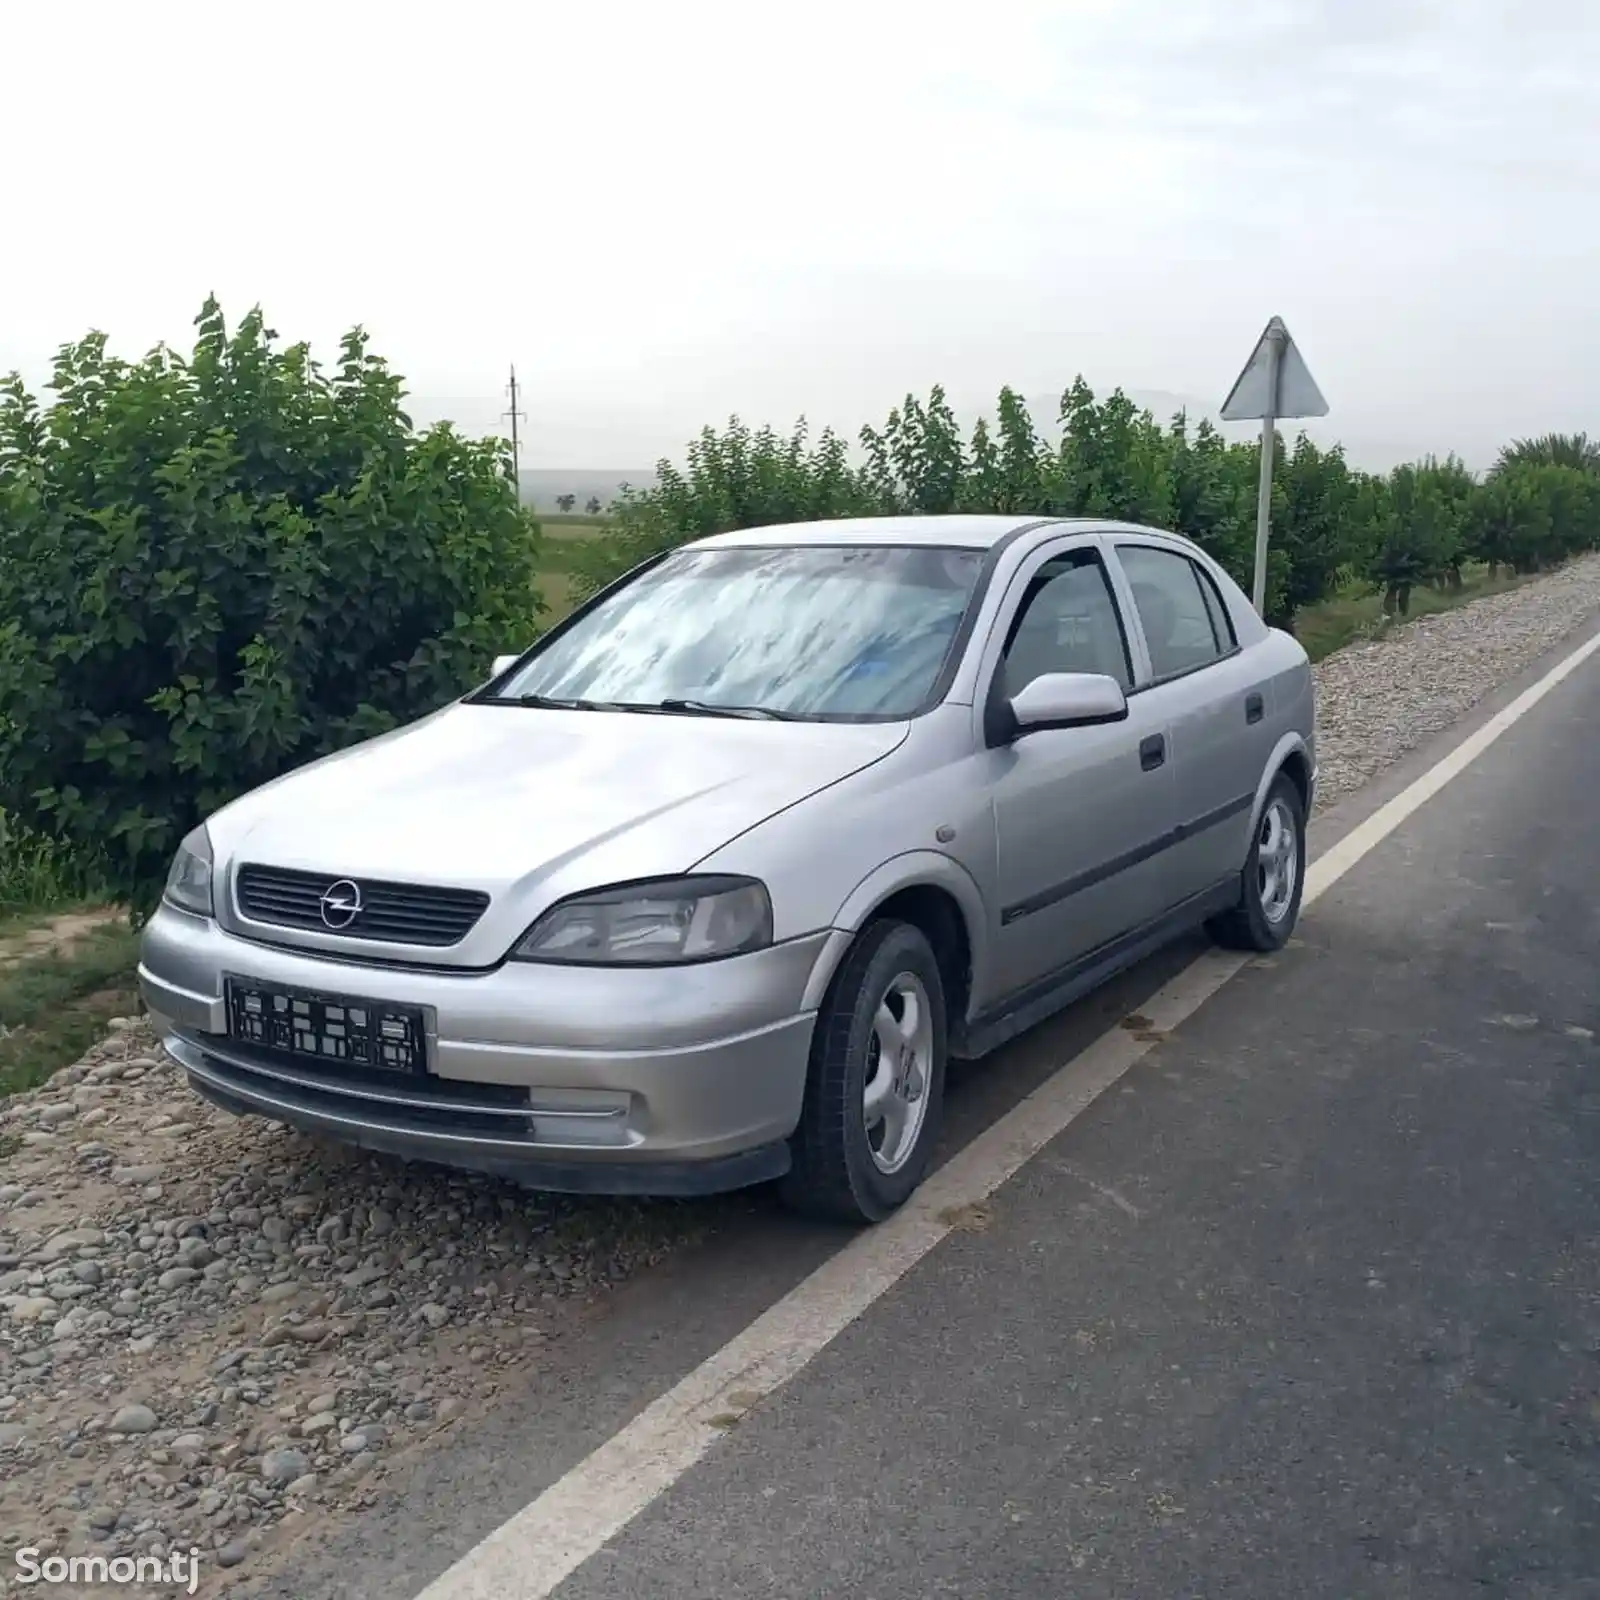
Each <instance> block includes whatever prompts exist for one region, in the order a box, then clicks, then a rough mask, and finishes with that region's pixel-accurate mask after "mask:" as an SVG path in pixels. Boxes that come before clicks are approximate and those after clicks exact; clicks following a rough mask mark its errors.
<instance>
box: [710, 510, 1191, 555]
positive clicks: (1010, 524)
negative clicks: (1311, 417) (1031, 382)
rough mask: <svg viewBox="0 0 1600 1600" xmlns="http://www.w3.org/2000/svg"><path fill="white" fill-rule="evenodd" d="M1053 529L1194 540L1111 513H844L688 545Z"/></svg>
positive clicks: (895, 540) (933, 537) (983, 546)
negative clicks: (1111, 516)
mask: <svg viewBox="0 0 1600 1600" xmlns="http://www.w3.org/2000/svg"><path fill="white" fill-rule="evenodd" d="M1031 527H1037V528H1038V529H1039V531H1040V533H1041V535H1042V534H1044V533H1045V532H1046V531H1047V530H1048V531H1049V532H1051V533H1072V532H1081V533H1094V532H1107V533H1110V532H1116V533H1140V534H1154V535H1156V536H1157V537H1158V538H1163V539H1173V540H1176V541H1177V542H1178V543H1179V544H1190V543H1191V542H1192V541H1190V540H1188V539H1186V538H1185V537H1184V536H1183V535H1182V534H1181V533H1172V532H1170V531H1169V530H1167V529H1165V528H1147V527H1144V526H1142V525H1140V524H1138V523H1134V522H1117V521H1115V520H1112V519H1109V518H1106V517H1050V516H1040V515H1037V514H1035V515H1033V516H1023V515H1021V514H1013V515H1011V516H960V515H952V516H912V517H839V518H835V519H832V520H823V521H818V522H783V523H773V524H771V525H769V526H767V527H762V528H736V529H734V530H732V531H731V532H728V533H713V534H708V535H707V536H706V537H705V538H703V539H696V540H693V541H692V542H691V543H689V544H687V545H685V546H683V547H682V548H684V549H689V550H716V549H728V548H730V547H735V546H740V545H744V546H763V545H765V546H771V545H794V544H819V545H822V544H835V545H837V544H877V545H885V544H887V545H894V544H899V545H938V546H942V547H947V548H951V549H963V550H988V549H991V548H992V547H993V546H995V545H997V544H998V543H999V542H1000V541H1001V540H1002V539H1005V538H1007V537H1008V536H1009V535H1011V534H1013V533H1016V532H1019V531H1020V530H1022V529H1024V528H1031Z"/></svg>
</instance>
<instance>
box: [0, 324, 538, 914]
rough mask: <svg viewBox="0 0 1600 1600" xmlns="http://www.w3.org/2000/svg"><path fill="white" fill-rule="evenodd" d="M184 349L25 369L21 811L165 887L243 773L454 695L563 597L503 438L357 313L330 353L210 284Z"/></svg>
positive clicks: (9, 557) (9, 443)
mask: <svg viewBox="0 0 1600 1600" xmlns="http://www.w3.org/2000/svg"><path fill="white" fill-rule="evenodd" d="M197 327H198V329H199V335H198V339H197V342H196V344H195V348H194V351H193V354H192V355H191V356H190V357H189V358H187V359H185V358H183V357H181V356H179V355H177V354H176V353H174V352H173V351H170V350H167V349H165V348H160V349H157V350H155V351H152V352H151V353H150V354H149V355H148V356H146V357H145V358H144V359H143V360H142V361H137V362H126V361H121V360H117V359H113V358H112V357H111V356H109V355H108V354H107V352H106V341H105V339H104V337H103V336H101V335H99V334H95V335H91V336H90V337H89V338H86V339H84V340H82V341H81V342H80V343H78V344H75V345H70V346H67V347H66V348H64V349H63V350H62V351H61V352H60V354H59V355H58V356H57V358H56V362H55V367H54V375H53V377H52V379H51V382H50V384H49V388H50V389H51V390H52V391H53V394H54V403H53V404H52V405H51V406H50V407H49V409H48V410H41V408H40V406H39V405H38V403H37V402H36V401H35V400H34V398H33V397H32V396H31V395H30V394H29V393H28V392H27V391H26V390H25V389H24V387H23V385H22V383H21V380H20V379H19V378H17V377H16V376H14V375H13V376H12V377H11V378H10V379H8V380H6V381H5V382H4V383H3V384H0V574H3V575H4V580H3V585H0V809H3V810H4V811H6V812H8V813H10V814H11V816H12V817H13V818H14V819H15V820H16V821H18V822H20V823H21V824H22V825H23V826H24V827H27V828H30V829H32V830H34V831H35V832H37V833H41V834H48V835H49V836H51V837H52V838H53V839H55V840H57V841H59V842H60V843H61V844H62V845H64V846H66V847H69V848H72V849H81V850H84V851H88V852H96V851H98V852H100V853H102V854H103V857H104V859H105V862H106V868H107V872H108V874H109V878H110V884H109V887H110V888H111V890H112V891H113V892H114V893H116V894H118V895H120V896H123V897H125V898H126V899H127V901H128V902H129V903H130V904H131V905H133V906H135V907H136V908H138V907H147V906H149V905H151V904H153V902H154V899H155V897H156V896H157V894H158V893H159V890H160V885H161V882H162V879H163V876H164V874H165V871H166V867H167V863H168V861H169V859H170V858H171V855H172V852H173V850H174V848H175V847H176V845H177V843H178V841H179V840H180V839H181V838H182V836H183V835H184V833H185V832H187V831H188V830H189V829H190V828H191V827H193V826H194V825H195V823H196V822H197V821H199V820H200V819H201V818H202V817H204V816H205V815H206V814H207V813H208V812H210V811H212V810H214V809H216V808H217V807H218V806H220V805H222V804H224V803H225V802H226V801H228V800H230V799H232V798H233V797H234V796H236V795H238V794H240V793H242V792H243V791H245V790H248V789H250V788H253V787H255V786H256V785H258V784H260V783H263V782H265V781H267V780H268V779H270V778H273V777H276V776H278V775H279V774H281V773H283V772H286V771H288V770H289V769H291V768H294V767H296V766H299V765H301V764H302V763H304V762H306V761H309V760H311V759H313V758H314V757H317V756H319V755H322V754H324V753H326V752H329V751H332V750H336V749H338V748H340V747H341V746H344V745H348V744H351V743H353V742H354V741H356V740H359V739H363V738H366V737H368V736H369V735H373V734H377V733H380V732H383V731H384V730H386V729H388V728H391V727H393V726H395V725H396V724H398V723H401V722H404V721H406V720H408V719H410V718H413V717H416V716H418V715H420V714H422V713H424V712H426V711H429V710H431V709H433V708H435V707H437V706H439V705H440V704H442V703H443V702H445V701H447V700H448V699H449V698H450V697H452V696H453V695H456V694H458V693H460V692H461V691H462V690H463V689H464V688H466V687H469V686H470V685H471V684H472V683H473V682H474V681H475V680H476V679H478V678H481V677H482V675H483V672H484V670H485V665H486V662H487V661H488V659H489V658H490V657H491V656H492V655H493V654H494V652H496V651H497V650H499V649H502V648H504V641H505V640H506V639H507V638H512V637H517V636H520V635H522V634H524V633H525V632H526V628H527V625H528V623H529V621H530V619H531V618H532V617H533V616H534V615H535V614H536V612H537V611H538V609H539V602H538V598H537V593H536V590H535V589H534V579H533V573H534V562H535V552H534V548H533V546H534V539H535V534H536V529H535V528H534V527H532V526H531V525H530V522H529V520H528V518H527V517H526V516H525V515H524V513H523V512H522V510H521V508H520V507H519V505H518V501H517V495H516V490H515V486H514V484H513V482H512V478H511V474H510V463H509V459H508V457H507V454H506V452H505V450H504V448H503V446H502V444H501V442H500V441H498V440H491V441H483V442H479V441H473V440H468V439H465V438H462V437H461V436H460V435H458V434H457V433H455V432H454V431H453V430H452V429H451V428H450V427H449V426H448V425H445V424H441V425H439V426H436V427H433V428H431V429H429V430H427V431H426V432H418V431H417V430H416V429H415V428H413V426H412V424H411V421H410V419H409V418H408V417H407V416H406V414H405V412H404V411H403V410H402V386H401V382H400V380H399V379H398V378H397V377H396V376H395V375H394V374H393V373H392V372H390V371H389V369H388V367H387V366H386V365H385V364H384V362H383V361H382V360H381V359H379V358H378V357H377V356H375V355H373V354H372V353H371V352H370V351H369V350H368V347H367V339H366V337H365V335H364V334H363V333H362V332H361V331H360V330H359V329H358V330H355V331H353V332H352V333H350V334H349V335H347V336H346V338H345V339H344V340H343V342H342V345H341V353H340V360H339V362H338V365H337V367H336V368H335V370H334V371H333V372H332V373H325V372H324V371H323V370H322V369H321V368H320V367H319V366H318V365H317V364H315V363H314V362H313V361H312V360H311V357H310V354H309V351H308V350H307V347H306V346H305V345H303V344H297V345H292V346H289V347H287V348H283V347H280V346H279V345H278V344H277V343H276V335H275V334H274V333H273V332H272V330H270V329H269V328H268V327H267V326H266V325H265V323H264V321H263V319H262V317H261V315H260V313H259V312H258V311H256V312H252V313H251V314H250V315H249V316H247V317H246V318H245V319H244V320H243V322H241V323H240V325H239V327H238V328H237V329H236V330H235V331H234V332H233V333H232V335H231V336H230V335H229V334H228V332H227V330H226V329H225V327H224V323H223V317H222V313H221V311H220V310H219V309H218V307H217V305H216V303H215V302H214V301H211V302H208V303H207V305H206V307H205V309H204V310H203V312H202V313H201V315H200V317H199V319H198V321H197Z"/></svg>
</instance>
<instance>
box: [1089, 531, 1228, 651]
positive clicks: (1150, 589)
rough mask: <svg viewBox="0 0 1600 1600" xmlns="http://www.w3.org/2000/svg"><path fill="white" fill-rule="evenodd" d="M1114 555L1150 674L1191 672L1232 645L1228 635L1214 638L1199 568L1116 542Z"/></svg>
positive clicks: (1168, 552) (1183, 560)
mask: <svg viewBox="0 0 1600 1600" xmlns="http://www.w3.org/2000/svg"><path fill="white" fill-rule="evenodd" d="M1117 555H1118V556H1119V557H1120V558H1121V561H1122V569H1123V571H1124V572H1126V573H1127V575H1128V582H1129V584H1130V585H1131V586H1132V588H1133V603H1134V605H1135V606H1136V607H1137V608H1138V611H1139V622H1140V624H1141V626H1142V627H1143V628H1144V637H1145V643H1146V644H1147V645H1148V646H1149V648H1150V671H1151V675H1152V676H1153V677H1156V678H1170V677H1174V676H1176V675H1178V674H1179V673H1184V672H1193V671H1194V669H1195V668H1196V667H1204V666H1209V665H1210V664H1211V663H1212V662H1213V661H1217V660H1220V659H1221V658H1222V657H1223V656H1224V655H1226V654H1227V653H1228V651H1229V650H1231V649H1232V648H1233V643H1232V640H1231V639H1229V640H1228V641H1227V642H1224V641H1223V640H1222V639H1219V638H1218V637H1217V629H1216V623H1215V622H1214V620H1213V618H1212V612H1211V607H1210V606H1209V605H1208V604H1207V603H1206V595H1205V592H1204V591H1203V590H1202V589H1201V587H1200V585H1201V582H1202V576H1201V573H1200V569H1199V568H1198V567H1197V566H1196V565H1195V564H1194V562H1192V561H1191V560H1190V559H1189V558H1188V557H1187V556H1182V555H1179V554H1178V553H1177V552H1176V551H1173V550H1158V549H1157V548H1155V546H1153V545H1139V544H1124V545H1118V546H1117Z"/></svg>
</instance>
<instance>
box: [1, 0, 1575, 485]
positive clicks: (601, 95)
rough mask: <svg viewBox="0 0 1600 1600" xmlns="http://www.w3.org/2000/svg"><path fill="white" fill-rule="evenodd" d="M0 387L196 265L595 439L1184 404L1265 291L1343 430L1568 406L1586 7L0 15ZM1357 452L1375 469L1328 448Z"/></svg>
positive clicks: (460, 397)
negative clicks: (902, 402)
mask: <svg viewBox="0 0 1600 1600" xmlns="http://www.w3.org/2000/svg"><path fill="white" fill-rule="evenodd" d="M0 107H3V108H4V112H5V120H6V125H7V137H6V147H7V153H6V156H5V158H4V179H3V188H0V194H3V199H4V212H3V215H4V218H5V233H6V238H5V239H4V241H3V243H0V369H4V368H10V367H21V368H22V369H23V371H24V372H25V373H26V374H27V375H28V376H29V378H30V379H31V380H33V381H36V382H37V381H39V380H41V379H42V378H43V376H44V374H45V370H46V365H47V362H48V359H49V356H50V354H51V352H52V351H53V350H54V349H55V348H56V346H58V345H59V344H61V343H62V342H64V341H66V340H68V339H71V338H75V337H77V336H78V335H80V334H82V333H83V332H85V331H86V330H87V329H89V328H90V327H98V328H102V329H104V330H106V331H107V332H108V333H109V334H110V335H111V337H112V340H113V343H114V345H115V347H116V348H117V349H118V350H120V351H122V352H123V353H126V354H129V355H136V354H139V353H141V352H142V351H143V349H145V348H147V347H148V346H150V345H152V344H154V343H155V342H156V341H158V340H163V339H164V340H168V341H172V342H174V343H178V344H185V343H187V341H188V340H189V339H190V337H191V328H190V322H191V319H192V317H193V315H194V313H195V311H196V310H197V309H198V307H199V305H200V303H201V301H202V300H203V298H204V296H205V295H206V294H207V292H208V291H211V290H215V291H216V292H217V294H218V295H219V296H221V298H222V301H223V304H224V307H225V308H226V309H227V311H228V312H229V314H230V316H231V317H232V318H235V319H236V318H237V317H238V316H239V315H240V314H242V312H243V311H244V310H245V309H247V308H248V307H249V306H250V305H251V304H252V303H255V302H258V301H259V302H260V303H261V304H262V305H263V306H264V307H265V309H266V311H267V313H268V316H269V320H270V321H271V323H272V325H273V326H275V327H276V328H277V329H278V330H279V331H280V332H281V333H282V334H283V335H284V336H285V337H286V338H301V337H309V338H311V339H312V340H313V341H314V342H315V343H316V344H317V345H318V346H319V347H320V349H321V350H322V351H323V352H324V353H325V354H326V355H327V356H328V357H329V358H331V357H332V355H333V354H334V347H333V341H334V340H336V338H337V336H338V334H339V333H340V331H341V330H342V329H343V328H345V327H346V326H348V325H350V324H352V323H355V322H361V323H363V324H365V325H366V326H367V327H368V328H369V329H370V330H371V332H372V333H373V335H374V339H375V343H376V345H377V347H378V348H379V349H380V350H381V351H382V352H383V353H384V354H386V355H388V356H389V357H390V358H391V359H392V360H393V361H394V363H395V364H396V365H397V366H398V367H399V368H400V370H401V371H403V372H404V373H405V374H406V375H407V376H408V378H409V379H410V382H411V386H412V389H413V391H414V394H415V397H416V398H415V402H414V410H415V412H416V413H417V414H418V415H419V416H423V417H431V416H434V415H438V414H448V415H453V416H456V417H457V418H458V419H459V420H460V421H461V422H462V423H463V425H465V426H468V427H470V428H473V429H474V430H481V429H484V428H488V427H492V426H494V425H495V423H496V418H497V414H498V413H499V411H500V410H501V409H502V408H503V406H504V404H505V402H504V399H503V396H502V386H503V384H504V382H505V375H506V367H507V365H508V363H509V362H511V361H513V360H514V361H515V362H516V364H517V369H518V373H519V376H520V377H521V379H522V381H523V382H524V384H525V385H526V395H525V400H524V406H525V409H526V410H527V412H528V413H529V418H530V435H531V437H530V441H529V448H528V450H527V452H526V453H525V456H524V464H525V465H545V466H585V467H616V468H627V467H637V466H640V465H646V464H648V463H649V462H650V461H652V460H653V459H654V458H655V457H656V456H658V455H660V454H661V453H663V452H670V451H674V450H676V448H677V447H678V445H679V444H680V443H681V441H682V440H683V439H685V438H686V437H687V436H688V435H690V434H691V433H693V432H694V431H695V430H696V429H697V428H698V427H699V426H700V425H701V424H702V423H704V422H707V421H712V420H718V419H722V418H725V417H726V416H727V415H728V414H729V413H730V412H733V411H738V412H740V413H742V414H743V415H745V416H746V417H747V418H749V419H750V420H752V421H762V420H771V421H774V422H777V423H780V424H782V425H785V426H786V425H787V424H788V423H789V422H791V421H792V420H793V418H794V417H795V416H796V415H797V414H799V413H801V412H805V413H806V414H808V415H809V416H810V417H811V418H812V419H813V420H814V421H815V422H817V423H819V424H820V423H822V422H832V423H834V424H836V425H838V426H840V427H842V428H846V429H848V430H850V431H851V432H854V430H855V428H856V427H857V426H858V425H859V424H860V423H861V422H863V421H867V420H873V421H876V420H879V419H880V418H881V416H882V414H883V413H884V411H885V410H886V409H887V407H888V406H889V405H890V404H891V403H893V402H894V401H895V400H896V399H897V398H898V397H899V396H900V395H902V394H904V393H905V392H906V391H907V390H908V389H916V390H919V391H921V390H925V389H926V388H927V386H928V385H930V384H932V383H933V382H935V381H943V382H944V383H945V385H946V386H947V387H948V388H949V389H950V391H951V392H952V394H953V396H954V397H955V398H956V399H957V401H958V402H959V403H960V404H962V405H963V406H967V405H971V406H978V405H983V404H984V403H986V402H987V400H988V399H989V398H990V397H991V396H992V395H993V393H994V391H995V390H997V389H998V388H999V386H1000V385H1001V384H1003V383H1010V384H1012V385H1013V386H1015V387H1017V388H1020V389H1021V390H1022V391H1023V392H1024V393H1026V394H1030V395H1034V394H1041V393H1046V394H1047V393H1052V392H1056V391H1059V390H1060V389H1061V388H1062V387H1064V386H1065V385H1066V384H1067V383H1068V382H1070V380H1071V378H1072V376H1073V375H1074V374H1075V373H1077V372H1079V371H1082V372H1083V373H1084V374H1085V375H1086V376H1087V377H1088V378H1089V380H1090V381H1091V382H1092V383H1093V384H1095V385H1096V386H1097V387H1106V388H1109V387H1111V386H1112V385H1116V384H1121V385H1123V386H1124V387H1127V388H1130V389H1137V390H1165V391H1172V392H1175V393H1179V394H1185V395H1193V396H1195V397H1197V398H1198V399H1200V400H1202V401H1209V402H1211V403H1213V404H1215V403H1218V402H1220V400H1221V398H1222V395H1223V394H1224V393H1225V392H1226V390H1227V388H1228V386H1229V385H1230V383H1231V382H1232V380H1233V377H1234V376H1235V374H1236V372H1237V370H1238V368H1239V367H1240V365H1241V364H1242V362H1243V361H1244V358H1245V357H1246V356H1247V355H1248V353H1249V350H1250V347H1251V345H1252V344H1253V342H1254V340H1255V338H1256V336H1257V335H1258V333H1259V332H1260V330H1261V327H1262V325H1263V324H1264V323H1265V321H1266V319H1267V318H1268V316H1270V315H1272V314H1274V313H1277V314H1280V315H1282V316H1283V317H1284V318H1285V319H1286V321H1287V322H1288V324H1289V327H1290V328H1291V330H1292V331H1293V333H1294V335H1295V337H1296V340H1297V342H1298V343H1299V345H1300V347H1301V349H1302V351H1303V352H1304V354H1305V357H1306V359H1307V361H1308V362H1309V364H1310V367H1311V370H1312V372H1313V373H1314V374H1315V376H1316V377H1317V379H1318V381H1319V382H1320V384H1321V386H1322V389H1323V392H1324V393H1325V394H1326V395H1327V397H1328V399H1329V401H1330V403H1331V406H1332V412H1331V414H1330V416H1329V417H1328V419H1327V421H1326V423H1325V424H1323V425H1321V427H1320V429H1319V430H1317V431H1320V432H1321V433H1322V434H1323V435H1324V436H1327V435H1340V436H1343V437H1345V438H1346V439H1348V440H1349V441H1350V442H1351V445H1352V448H1353V451H1354V453H1356V454H1357V455H1358V457H1360V456H1366V457H1367V458H1369V460H1370V458H1372V457H1374V456H1375V455H1376V456H1382V455H1384V454H1385V453H1389V454H1396V453H1411V452H1417V451H1422V450H1436V451H1440V452H1443V451H1445V450H1447V449H1450V448H1455V449H1457V450H1459V451H1461V452H1462V453H1464V454H1466V455H1467V456H1468V458H1469V460H1472V461H1473V462H1474V464H1482V463H1483V462H1484V461H1485V460H1486V459H1487V458H1488V457H1489V456H1490V455H1492V453H1493V450H1494V448H1495V446H1496V445H1497V444H1498V443H1499V442H1500V441H1501V440H1503V439H1504V438H1506V437H1507V436H1509V435H1521V434H1527V433H1532V432H1543V431H1546V430H1551V429H1559V430H1573V429H1588V430H1589V431H1590V432H1591V433H1595V432H1600V316H1597V315H1596V311H1595V298H1596V286H1597V285H1600V204H1597V200H1600V5H1596V4H1595V0H1515V3H1513V0H981V3H978V4H973V3H972V0H963V3H962V4H959V5H957V4H952V3H947V0H907V3H902V0H849V3H840V0H809V3H802V4H786V5H778V4H774V3H771V0H738V3H727V4H724V3H718V0H636V3H629V4H619V3H615V0H567V3H562V4H559V5H557V4H548V3H540V0H533V3H525V4H521V5H511V4H491V3H487V0H451V3H448V4H442V5H441V4H429V5H421V4H415V3H410V4H397V3H393V0H391V3H389V4H383V5H380V4H369V3H354V0H318V3H315V4H305V3H301V0H274V3H272V4H265V3H259V0H226V3H222V0H209V3H206V4H192V5H191V4H179V3H175V0H140V3H137V4H129V3H126V0H121V3H116V4H105V3H98V4H97V3H90V0H78V3H75V4H70V5H69V4H64V3H54V4H53V3H50V0H0ZM1371 464H1375V465H1376V464H1383V463H1381V462H1379V461H1376V460H1373V461H1371Z"/></svg>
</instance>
